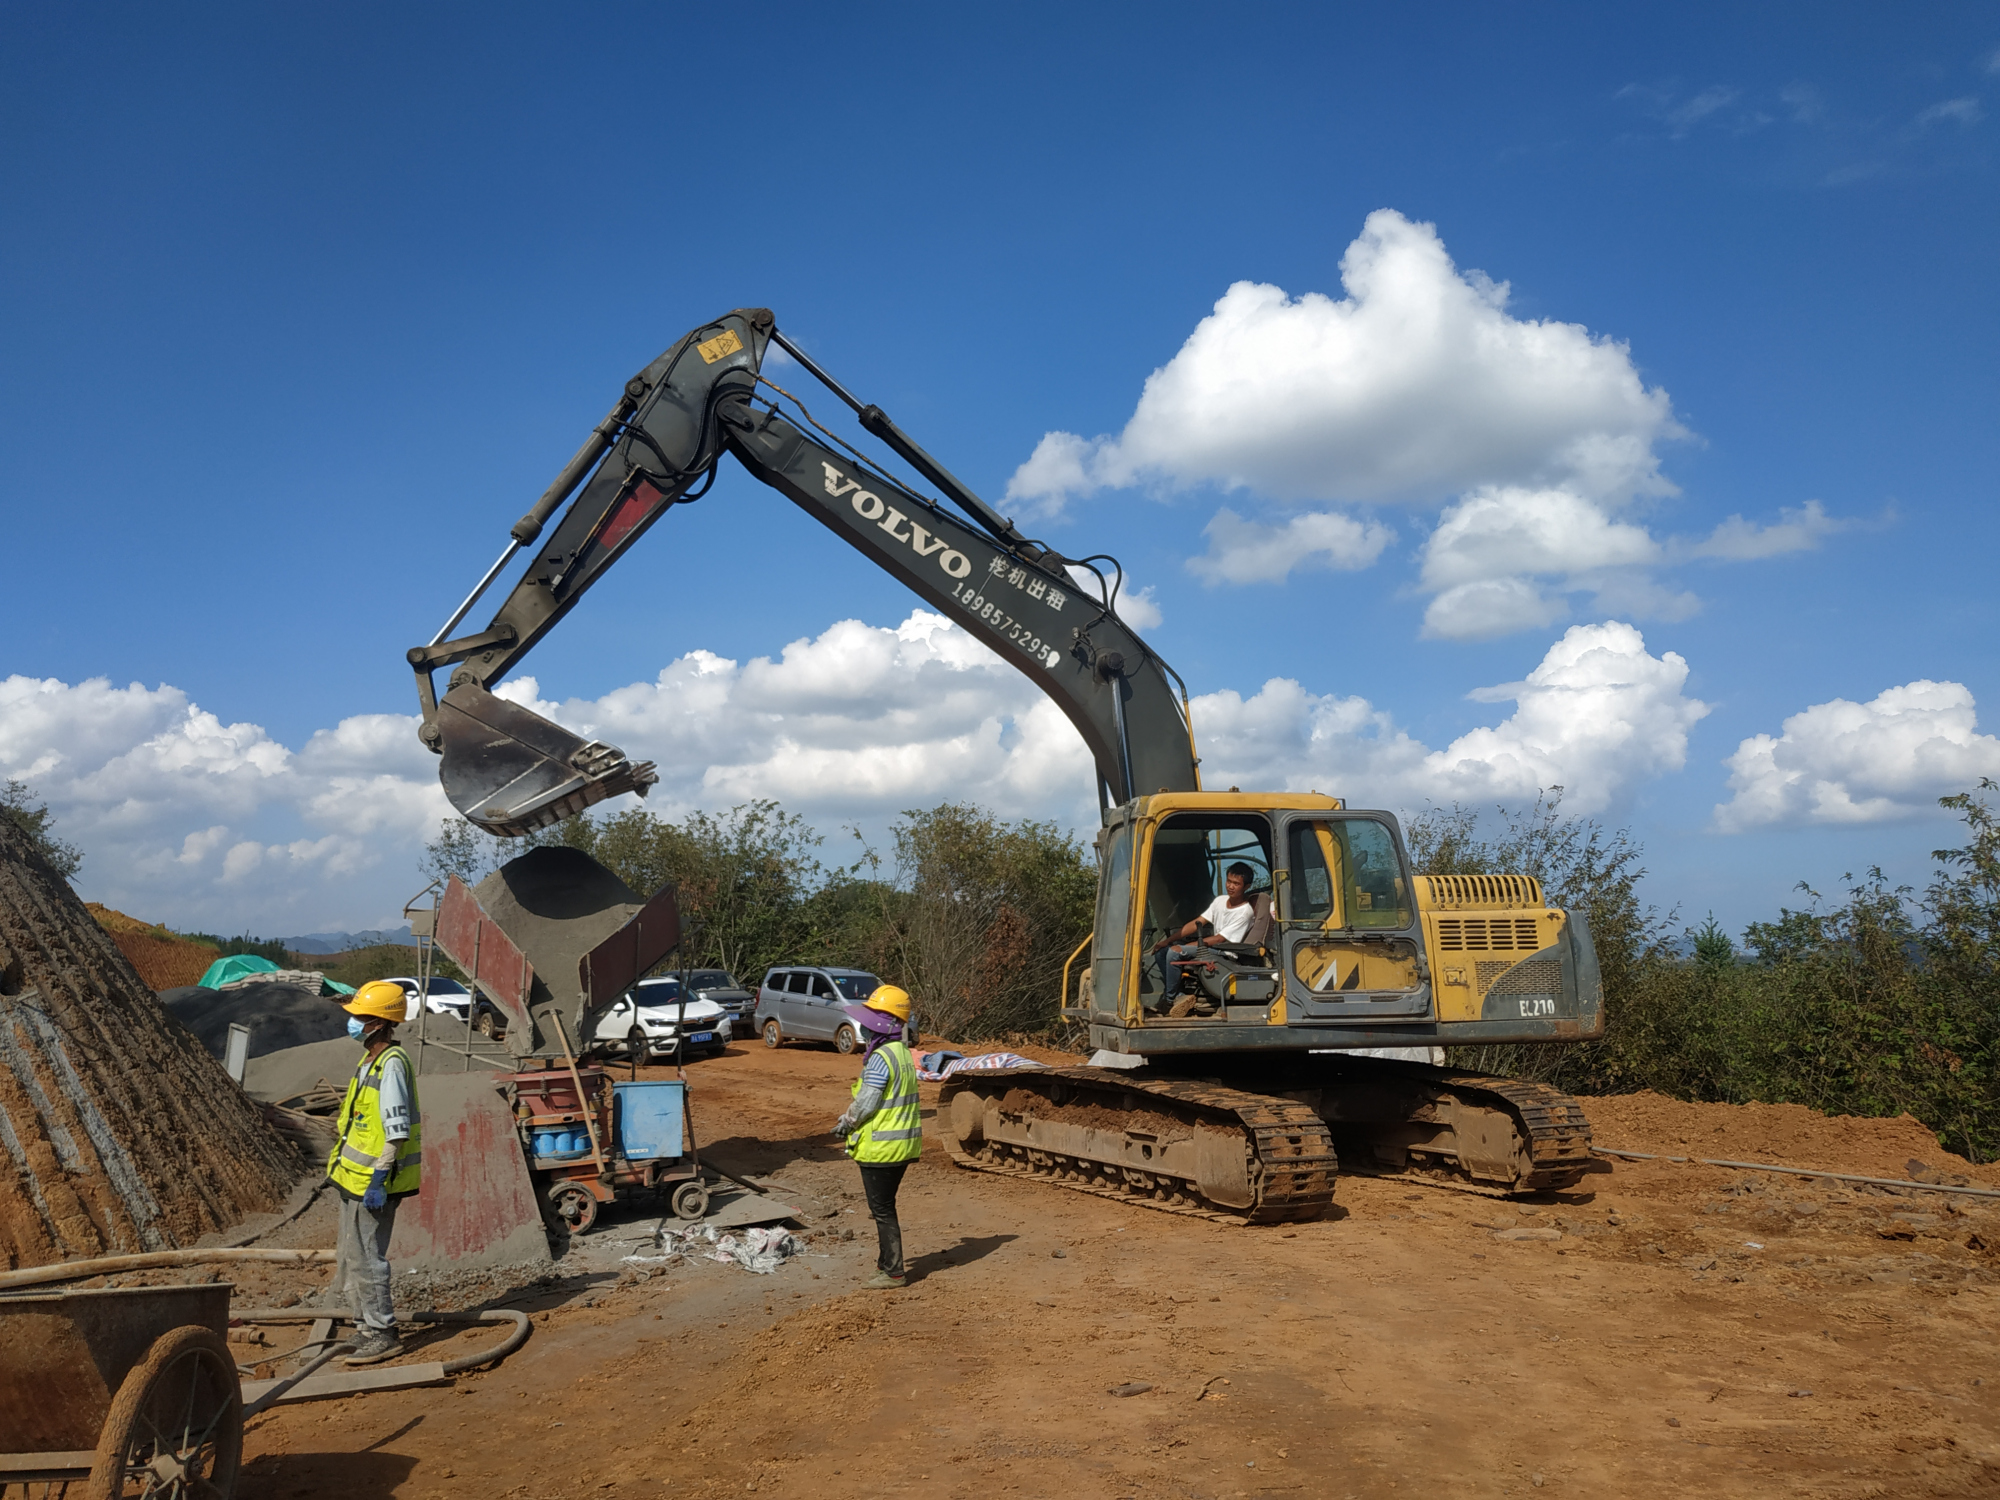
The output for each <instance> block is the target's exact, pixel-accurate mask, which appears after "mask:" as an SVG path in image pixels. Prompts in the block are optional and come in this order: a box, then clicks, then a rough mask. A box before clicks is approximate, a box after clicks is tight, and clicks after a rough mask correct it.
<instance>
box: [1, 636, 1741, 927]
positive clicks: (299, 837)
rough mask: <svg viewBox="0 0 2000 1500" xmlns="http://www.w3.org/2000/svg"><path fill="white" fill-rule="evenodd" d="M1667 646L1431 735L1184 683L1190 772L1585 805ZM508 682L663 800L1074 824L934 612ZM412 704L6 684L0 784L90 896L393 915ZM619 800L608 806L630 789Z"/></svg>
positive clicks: (1678, 698) (1632, 751) (1022, 721)
mask: <svg viewBox="0 0 2000 1500" xmlns="http://www.w3.org/2000/svg"><path fill="white" fill-rule="evenodd" d="M1686 677H1687V664H1686V663H1685V662H1683V661H1682V660H1681V659H1680V658H1679V657H1678V656H1675V655H1674V654H1672V653H1671V652H1669V653H1666V654H1664V655H1661V656H1654V655H1652V654H1651V653H1649V652H1648V651H1647V649H1646V646H1645V642H1644V639H1643V638H1642V637H1641V635H1640V634H1639V632H1638V631H1637V630H1636V629H1635V628H1633V627H1632V626H1630V625H1623V624H1612V625H1593V626H1578V627H1576V628H1574V629H1572V630H1570V631H1569V632H1568V633H1567V634H1566V635H1564V636H1563V637H1562V639H1561V640H1559V641H1557V642H1556V643H1555V644H1554V645H1552V646H1551V647H1550V648H1549V649H1548V652H1547V653H1546V655H1545V656H1544V657H1543V659H1542V661H1541V662H1540V664H1539V665H1537V666H1536V667H1535V669H1534V670H1533V671H1531V672H1530V673H1529V674H1528V676H1527V677H1526V678H1525V679H1524V680H1523V681H1521V682H1519V683H1513V684H1509V685H1506V686H1504V687H1500V688H1493V689H1487V690H1482V691H1481V692H1480V693H1477V694H1475V695H1473V696H1474V697H1475V698H1476V699H1477V700H1478V701H1482V702H1499V701H1502V700H1509V701H1511V702H1512V703H1513V705H1514V706H1513V709H1512V711H1511V712H1510V713H1508V714H1507V715H1506V717H1504V718H1501V719H1499V720H1498V721H1497V722H1495V723H1493V724H1491V725H1490V726H1486V727H1482V728H1478V729H1475V730H1472V731H1470V732H1469V733H1467V734H1465V735H1462V736H1460V737H1459V738H1458V739H1456V740H1455V741H1453V742H1452V743H1451V744H1450V745H1448V746H1446V747H1444V748H1443V749H1432V748H1430V747H1428V746H1426V745H1424V744H1421V743H1419V742H1418V741H1416V740H1415V739H1413V738H1412V737H1411V736H1410V735H1409V734H1408V733H1407V732H1405V731H1404V730H1402V729H1400V728H1399V727H1397V725H1396V724H1395V722H1394V720H1393V718H1392V716H1391V715H1390V713H1389V712H1388V711H1387V710H1386V709H1384V708H1381V707H1378V706H1376V705H1373V704H1370V703H1368V702H1367V701H1365V700H1363V699H1359V698H1341V697H1335V696H1331V695H1320V694H1317V693H1315V692H1314V691H1312V690H1311V689H1310V688H1309V687H1306V686H1303V685H1301V684H1300V683H1298V682H1294V681H1290V680H1287V679H1281V678H1276V679H1272V680H1271V681H1268V682H1266V683H1265V684H1264V686H1263V687H1262V688H1261V689H1260V690H1258V691H1257V692H1255V693H1253V694H1251V695H1250V696H1249V697H1247V698H1246V697H1243V696H1242V695H1239V694H1237V693H1234V692H1224V693H1213V694H1208V695H1205V696H1203V697H1201V698H1198V699H1196V700H1195V702H1194V704H1193V717H1194V727H1195V732H1196V735H1197V738H1198V741H1199V743H1200V745H1201V748H1202V753H1203V755H1204V758H1205V768H1204V775H1205V778H1206V780H1207V781H1208V784H1210V785H1212V786H1221V785H1229V784H1231V783H1234V784H1237V785H1242V786H1246V787H1260V786H1261V787H1273V788H1303V787H1315V786H1316V787H1318V788H1320V789H1321V790H1325V791H1330V792H1335V793H1338V794H1341V795H1344V796H1347V797H1349V798H1351V799H1353V800H1354V801H1355V802H1356V803H1363V802H1365V803H1369V804H1372V805H1385V806H1389V807H1410V806H1415V805H1418V804H1420V803H1422V802H1423V801H1426V800H1449V799H1460V800H1481V801H1484V800H1496V799H1497V800H1522V799H1525V798H1529V797H1532V796H1533V795H1534V793H1535V792H1536V791H1537V790H1538V789H1540V788H1542V787H1547V786H1552V785H1557V784H1560V785H1562V786H1564V787H1566V788H1567V789H1568V794H1569V796H1568V803H1567V805H1569V806H1571V807H1574V808H1577V809H1579V810H1582V811H1594V810H1597V809H1599V808H1602V807H1607V806H1611V805H1613V804H1615V803H1617V802H1619V801H1620V800H1621V799H1623V798H1624V797H1626V796H1627V795H1628V794H1629V792H1630V791H1631V789H1632V787H1633V786H1634V785H1635V784H1636V783H1637V782H1639V781H1640V780H1642V779H1645V778H1647V777H1652V776H1657V775H1660V774H1663V773H1666V772H1669V771H1672V770H1675V769H1677V768H1678V767H1679V766H1680V765H1681V764H1682V762H1683V760H1684V758H1685V753H1686V742H1687V731H1688V727H1689V726H1690V725H1692V724H1693V723H1694V722H1695V721H1696V720H1697V719H1699V718H1700V717H1701V715H1702V714H1703V713H1705V712H1706V711H1707V710H1706V707H1705V706H1704V705H1702V704H1701V703H1699V702H1697V701H1695V700H1693V699H1690V698H1688V697H1686V696H1685V694H1684V693H1683V691H1682V689H1683V687H1684V685H1685V682H1686ZM502 691H503V694H504V695H505V696H507V697H509V698H512V699H514V700H515V701H518V702H522V703H525V704H527V705H529V706H531V707H533V708H535V709H536V710H537V711H538V712H542V713H544V714H546V715H548V716H549V717H551V718H554V719H555V720H557V721H558V722H560V723H563V724H565V725H567V726H568V727H569V728H571V729H573V730H575V731H577V732H579V733H582V734H585V735H588V736H592V737H595V738H600V739H604V740H607V741H609V742H611V743H613V744H616V745H618V746H620V747H621V748H623V749H624V750H625V751H626V752H627V753H628V754H630V755H632V756H633V757H634V758H635V759H650V760H653V761H655V762H657V764H658V766H659V769H660V773H661V782H660V785H659V786H658V787H656V788H655V789H654V791H653V795H652V797H651V798H650V799H649V805H650V807H651V808H652V809H653V810H654V811H655V812H657V813H659V814H661V815H663V816H667V817H676V816H680V815H682V814H684V813H685V812H686V811H688V810H690V809H693V808H697V807H699V808H708V809H719V808H724V807H728V806H730V805H732V804H735V803H739V802H744V801H747V800H750V799H752V798H760V797H775V798H777V799H779V800H780V801H782V802H783V803H784V804H785V805H786V806H787V807H788V808H789V809H791V810H792V811H795V812H799V813H802V814H804V815H806V816H807V817H808V818H810V819H812V820H813V821H815V822H816V823H818V824H819V826H820V827H821V828H822V829H824V830H826V831H827V832H829V833H832V832H835V831H837V830H838V829H839V828H840V827H841V826H843V825H845V824H849V823H861V824H863V825H867V826H871V827H872V828H873V829H874V830H875V831H876V835H877V836H878V837H879V834H880V830H881V828H882V826H883V824H884V823H886V822H887V821H888V820H889V819H891V818H893V817H894V816H895V815H897V814H898V813H900V812H901V811H903V810H904V809H906V808H921V807H927V806H932V805H935V804H936V803H938V802H940V801H944V800H946V799H968V800H973V801H977V802H979V803H981V804H983V805H985V806H987V807H990V808H992V809H993V810H994V811H996V812H998V813H1000V814H1001V815H1003V816H1006V817H1020V816H1036V817H1044V818H1055V819H1058V820H1060V821H1063V822H1067V823H1071V824H1073V825H1075V826H1079V827H1085V828H1088V827H1090V826H1092V825H1094V824H1095V821H1096V803H1095V778H1094V775H1093V768H1092V766H1091V763H1090V757H1089V755H1088V753H1087V752H1086V751H1085V749H1084V746H1083V743H1082V740H1081V739H1080V738H1079V737H1078V735H1077V734H1076V732H1075V730H1074V729H1073V728H1072V727H1071V726H1070V724H1069V722H1068V721H1067V720H1066V719H1065V718H1064V717H1063V715H1062V713H1061V712H1060V711H1059V710H1058V709H1057V708H1056V706H1055V704H1054V703H1052V702H1051V701H1049V700H1048V699H1047V698H1046V697H1044V696H1043V695H1042V693H1041V692H1040V691H1039V690H1038V689H1037V688H1036V687H1035V686H1034V685H1033V684H1032V683H1030V682H1029V681H1028V680H1027V679H1026V678H1025V677H1023V676H1022V675H1021V674H1020V673H1019V672H1018V671H1016V670H1015V669H1014V668H1013V667H1012V666H1011V665H1009V664H1008V663H1007V662H1006V661H1005V660H1003V659H1002V658H1001V657H1000V656H998V655H996V654H995V653H994V652H992V651H991V650H989V649H987V647H985V646H984V645H982V644H980V643H979V642H978V641H976V640H974V639H973V638H972V637H970V636H968V635H967V634H966V633H965V632H964V631H963V630H960V629H958V628H957V627H956V626H954V625H952V624H951V623H950V622H949V621H947V620H946V619H945V618H944V617H942V616H940V615H936V614H932V613H930V612H928V611H925V610H921V609H920V610H915V611H913V612H912V613H911V614H910V615H909V616H908V618H906V619H905V620H904V621H903V622H902V623H901V624H900V625H897V626H894V627H883V626H875V625H869V624H865V623H863V622H861V621H858V620H843V621H838V622H836V623H834V624H832V625H829V626H828V627H827V628H826V629H825V630H823V631H821V632H820V633H819V634H818V635H815V636H811V637H806V638H801V639H799V640H796V641H793V642H792V643H790V644H789V645H788V646H786V647H785V648H784V650H783V651H781V652H778V653H776V654H775V655H772V656H760V657H756V658H753V659H751V660H749V661H744V662H739V661H734V660H731V659H729V658H726V657H722V656H719V655H717V654H715V653H714V652H710V651H700V650H697V651H690V652H688V653H687V654H685V655H683V656H681V657H678V658H677V659H675V660H674V661H672V662H670V663H668V664H667V666H666V667H664V668H663V669H662V670H661V671H660V672H659V673H657V674H656V675H655V676H654V677H653V678H651V679H650V680H646V681H641V682H634V683H630V684H628V685H626V686H624V687H620V688H617V689H615V690H613V691H611V692H608V693H605V694H603V695H602V696H600V697H596V698H575V699H569V700H566V701H563V702H555V703H551V702H545V701H543V700H542V699H541V697H540V688H539V685H538V684H537V683H536V681H535V679H533V678H532V677H523V678H518V679H515V680H514V681H512V682H509V683H507V684H505V685H504V686H503V689H502ZM415 727H416V721H415V719H414V717H410V716H403V715H397V714H357V715H353V716H350V717H348V718H344V719H342V720H340V721H339V722H338V723H336V724H334V725H333V726H332V727H330V728H327V729H324V730H321V731H319V732H317V733H315V734H313V735H311V736H309V737H308V738H307V739H306V741H305V743H304V744H303V745H301V746H299V747H298V748H296V749H294V748H292V747H289V746H286V745H284V744H282V743H280V742H279V741H277V740H276V739H275V738H274V737H272V736H271V735H270V734H269V733H267V732H266V731H265V730H264V729H263V728H261V727H260V726H258V725H255V724H249V723H223V722H222V721H221V720H220V719H219V718H218V717H217V716H215V715H213V714H210V713H208V712H207V711H205V710H203V709H201V708H200V707H199V705H197V704H195V703H192V702H190V701H189V699H188V697H187V695H186V694H185V693H183V692H182V691H181V690H179V689H177V688H174V687H171V686H161V687H156V688H145V687H142V686H137V685H134V686H131V687H128V688H118V689H114V688H112V687H110V686H109V684H108V683H106V682H104V681H102V680H98V679H93V680H91V681H87V682H83V683H78V684H66V683H63V682H60V681H56V680H52V679H46V680H45V679H30V678H24V677H12V678H8V679H5V680H4V681H0V776H19V777H22V778H23V779H25V780H28V781H29V782H30V784H31V785H32V787H33V789H34V791H35V793H36V795H37V796H39V797H41V798H43V799H44V800H46V801H47V802H48V803H49V804H50V806H51V807H52V808H53V809H54V811H55V814H56V819H57V828H58V831H59V832H60V834H61V835H62V836H63V837H64V838H67V839H69V840H70V841H72V842H73V843H76V844H77V845H79V846H80V847H81V848H82V849H83V850H84V853H85V863H84V868H83V872H82V876H81V879H80V884H81V887H82V889H83V891H84V893H85V894H86V895H87V896H88V897H89V898H90V899H93V900H102V901H105V902H107V903H108V904H110V905H112V906H115V907H117V908H119V909H121V910H124V911H128V912H131V913H133V914H134V915H137V916H141V917H145V918H148V919H150V920H156V921H166V922H169V923H171V924H173V925H176V926H180V927H183V928H187V927H194V928H200V929H202V930H207V931H230V932H240V931H245V930H248V931H252V932H258V933H262V934H265V935H268V936H284V935H287V934H291V933H300V932H312V931H323V930H329V929H337V928H342V927H345V928H349V929H358V928H362V927H374V926H382V925H391V924H393V923H394V922H395V921H396V920H397V917H396V913H397V912H398V911H399V910H400V907H401V903H402V901H403V900H404V899H405V898H406V897H408V896H409V895H410V894H412V892H413V891H414V890H415V889H416V887H417V886H418V885H419V884H421V879H420V877H419V876H418V873H417V865H418V860H419V858H420V856H421V852H422V847H423V844H424V843H425V841H426V840H427V839H429V838H430V837H432V836H433V835H434V834H435V831H436V829H437V826H438V823H439V820H440V819H441V818H443V817H445V816H447V815H448V814H449V811H450V809H449V806H448V804H447V803H446V802H445V799H444V796H443V793H442V792H441V790H440V789H439V786H438V781H437V761H436V760H435V759H434V758H433V757H432V756H431V755H430V754H429V753H428V752H427V751H425V750H424V749H423V748H422V747H421V746H420V745H419V744H418V742H417V739H416V735H415ZM628 805H629V804H628Z"/></svg>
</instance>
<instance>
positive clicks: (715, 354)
mask: <svg viewBox="0 0 2000 1500" xmlns="http://www.w3.org/2000/svg"><path fill="white" fill-rule="evenodd" d="M742 348H743V340H741V339H739V338H738V337H737V336H736V330H735V329H733V328H725V329H724V330H723V331H722V332H721V333H718V334H717V335H716V336H715V337H714V338H712V339H710V340H708V342H706V343H703V344H696V345H695V346H694V352H695V353H697V354H699V355H700V356H701V359H702V363H703V364H709V365H712V364H714V363H715V362H716V361H717V360H718V359H721V358H722V357H723V355H725V354H736V353H738V352H740V351H741V350H742Z"/></svg>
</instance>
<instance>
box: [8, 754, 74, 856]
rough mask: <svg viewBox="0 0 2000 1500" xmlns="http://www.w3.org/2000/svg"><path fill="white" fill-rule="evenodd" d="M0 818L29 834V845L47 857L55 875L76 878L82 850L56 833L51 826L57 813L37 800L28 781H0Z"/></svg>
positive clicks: (27, 835)
mask: <svg viewBox="0 0 2000 1500" xmlns="http://www.w3.org/2000/svg"><path fill="white" fill-rule="evenodd" d="M0 817H4V818H5V819H6V820H7V821H8V822H10V823H12V824H13V825H14V826H15V827H16V828H18V829H20V830H21V832H22V833H23V834H24V835H26V837H27V840H28V845H29V847H30V848H32V849H33V850H34V851H35V853H37V854H39V855H40V856H41V857H42V858H43V859H45V860H47V861H48V864H49V868H50V869H52V870H54V871H55V872H56V874H58V875H60V876H62V878H63V879H64V880H74V879H75V878H76V872H77V871H78V870H79V869H81V868H82V867H83V851H82V850H80V849H78V848H77V847H76V845H74V844H66V843H64V842H63V841H62V840H61V839H59V838H57V837H56V836H55V832H54V830H53V829H52V828H51V826H50V825H51V823H52V822H53V821H54V814H52V813H51V812H50V811H49V809H48V805H47V804H46V803H41V802H37V801H35V794H34V792H33V791H32V790H30V789H29V787H28V784H27V783H26V782H23V781H16V780H15V779H14V778H13V777H11V776H10V777H8V778H7V780H6V782H5V783H3V784H0Z"/></svg>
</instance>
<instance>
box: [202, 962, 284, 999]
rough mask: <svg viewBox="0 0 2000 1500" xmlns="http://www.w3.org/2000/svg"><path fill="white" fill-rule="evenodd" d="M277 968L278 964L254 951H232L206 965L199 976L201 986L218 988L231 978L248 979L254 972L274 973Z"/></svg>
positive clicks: (210, 988)
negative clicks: (206, 970) (260, 956)
mask: <svg viewBox="0 0 2000 1500" xmlns="http://www.w3.org/2000/svg"><path fill="white" fill-rule="evenodd" d="M277 969H278V966H277V965H276V964H274V963H272V962H271V960H270V959H268V958H259V957H257V955H256V954H254V953H232V954H230V955H229V957H227V958H218V959H217V960H216V961H215V962H214V963H212V964H210V965H209V966H208V972H207V973H205V974H203V975H202V976H201V987H202V988H203V989H205V990H219V989H221V988H222V987H223V986H224V985H225V984H228V983H230V982H231V981H232V980H237V979H248V978H250V977H251V976H252V975H254V974H274V973H276V972H277Z"/></svg>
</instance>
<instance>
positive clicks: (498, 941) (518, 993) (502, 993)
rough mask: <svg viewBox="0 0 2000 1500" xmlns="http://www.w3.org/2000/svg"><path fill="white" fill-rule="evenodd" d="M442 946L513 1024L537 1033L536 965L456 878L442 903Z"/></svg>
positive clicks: (527, 1032) (439, 939) (439, 929)
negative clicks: (531, 1000) (532, 1015)
mask: <svg viewBox="0 0 2000 1500" xmlns="http://www.w3.org/2000/svg"><path fill="white" fill-rule="evenodd" d="M436 941H437V945H438V946H439V947H440V948H442V949H444V951H445V955H446V956H447V957H448V958H450V959H451V961H452V962H453V963H455V964H457V965H458V966H459V968H461V969H463V970H464V971H465V972H466V975H467V976H468V977H469V978H471V979H474V980H476V981H478V984H479V988H480V989H482V990H484V991H485V992H486V997H487V998H488V999H489V1000H491V1001H492V1002H493V1003H494V1004H495V1005H497V1006H499V1007H500V1009H501V1011H502V1012H503V1013H504V1014H505V1015H506V1017H507V1024H508V1025H509V1026H510V1027H512V1026H519V1027H521V1028H522V1034H523V1035H532V1034H533V1033H532V1025H533V1023H532V1022H531V1021H530V1020H529V1019H528V992H529V989H530V988H531V987H532V986H533V984H534V982H535V970H534V966H533V965H532V964H530V963H529V962H528V959H527V955H526V954H524V953H522V952H521V950H520V949H519V948H517V947H515V946H514V943H513V940H512V939H511V938H509V937H508V936H507V934H506V933H505V932H503V931H501V929H500V925H499V924H498V923H497V922H495V921H494V920H493V919H492V918H491V917H489V916H488V915H486V908H485V907H483V906H481V905H480V904H479V898H478V897H477V896H475V895H473V894H472V891H471V890H470V889H469V888H468V887H467V886H466V884H465V882H464V881H462V880H460V879H459V878H458V877H457V876H456V875H454V876H452V877H451V879H450V880H449V881H448V882H447V883H446V885H445V888H444V898H443V899H442V900H441V901H439V902H438V914H437V938H436Z"/></svg>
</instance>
